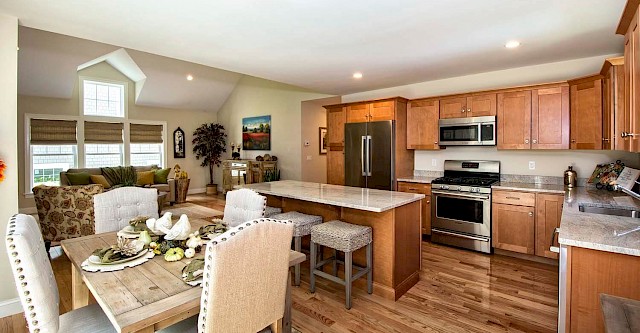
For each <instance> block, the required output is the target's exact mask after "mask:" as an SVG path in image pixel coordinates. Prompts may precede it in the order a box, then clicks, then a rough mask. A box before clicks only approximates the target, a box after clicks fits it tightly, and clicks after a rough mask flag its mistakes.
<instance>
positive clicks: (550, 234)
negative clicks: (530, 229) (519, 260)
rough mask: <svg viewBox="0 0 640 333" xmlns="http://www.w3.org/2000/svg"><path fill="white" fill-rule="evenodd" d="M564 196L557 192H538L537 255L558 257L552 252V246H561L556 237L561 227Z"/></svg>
mask: <svg viewBox="0 0 640 333" xmlns="http://www.w3.org/2000/svg"><path fill="white" fill-rule="evenodd" d="M563 202H564V196H562V195H557V194H543V193H538V194H536V255H537V256H541V257H547V258H552V259H558V254H557V253H554V252H551V250H550V247H551V246H559V245H558V242H557V240H555V241H553V243H552V242H551V241H552V239H553V238H554V233H555V229H556V228H559V227H560V219H561V218H562V204H563Z"/></svg>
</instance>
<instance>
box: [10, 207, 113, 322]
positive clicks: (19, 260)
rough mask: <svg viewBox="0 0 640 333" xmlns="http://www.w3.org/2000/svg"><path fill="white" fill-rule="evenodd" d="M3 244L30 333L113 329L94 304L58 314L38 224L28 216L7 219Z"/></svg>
mask: <svg viewBox="0 0 640 333" xmlns="http://www.w3.org/2000/svg"><path fill="white" fill-rule="evenodd" d="M6 235H7V237H6V246H7V253H8V254H9V261H10V265H11V272H12V273H13V278H14V280H15V282H16V285H17V288H18V294H19V297H20V303H21V304H22V309H23V310H24V313H25V317H26V319H27V323H28V327H29V332H32V333H56V332H61V333H79V332H87V333H89V332H92V333H110V332H116V330H115V329H114V327H113V325H111V323H110V322H109V319H108V318H107V316H106V315H105V314H104V312H103V311H102V309H100V306H99V305H98V304H92V305H89V306H85V307H82V308H79V309H77V310H73V311H70V312H67V313H65V314H63V315H60V312H59V303H60V298H59V294H58V286H57V284H56V279H55V277H54V276H53V270H52V268H51V263H50V262H49V256H48V253H47V251H46V250H45V246H44V241H43V239H42V234H41V233H40V227H39V226H38V224H37V223H36V220H35V219H34V218H33V216H31V215H25V214H17V215H14V216H13V217H12V218H11V219H10V220H9V225H8V227H7V232H6Z"/></svg>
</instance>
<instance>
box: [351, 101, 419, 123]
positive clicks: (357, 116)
mask: <svg viewBox="0 0 640 333" xmlns="http://www.w3.org/2000/svg"><path fill="white" fill-rule="evenodd" d="M398 101H399V98H394V99H390V100H380V101H371V102H362V103H352V104H345V105H344V107H345V109H346V112H347V123H366V122H369V121H383V120H394V119H396V111H397V109H398V105H397V103H398ZM403 103H406V100H404V99H403Z"/></svg>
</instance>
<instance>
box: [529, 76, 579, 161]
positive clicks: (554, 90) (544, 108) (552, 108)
mask: <svg viewBox="0 0 640 333" xmlns="http://www.w3.org/2000/svg"><path fill="white" fill-rule="evenodd" d="M569 113H570V112H569V86H568V85H560V86H557V87H551V88H543V89H535V90H532V91H531V149H569V130H570V128H571V123H570V121H569Z"/></svg>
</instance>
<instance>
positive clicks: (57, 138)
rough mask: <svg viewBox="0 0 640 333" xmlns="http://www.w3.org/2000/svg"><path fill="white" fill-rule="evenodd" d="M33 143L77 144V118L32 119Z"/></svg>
mask: <svg viewBox="0 0 640 333" xmlns="http://www.w3.org/2000/svg"><path fill="white" fill-rule="evenodd" d="M30 126H31V144H34V145H37V144H40V145H60V144H75V143H77V142H78V141H77V139H76V121H75V120H46V119H31V122H30Z"/></svg>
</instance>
